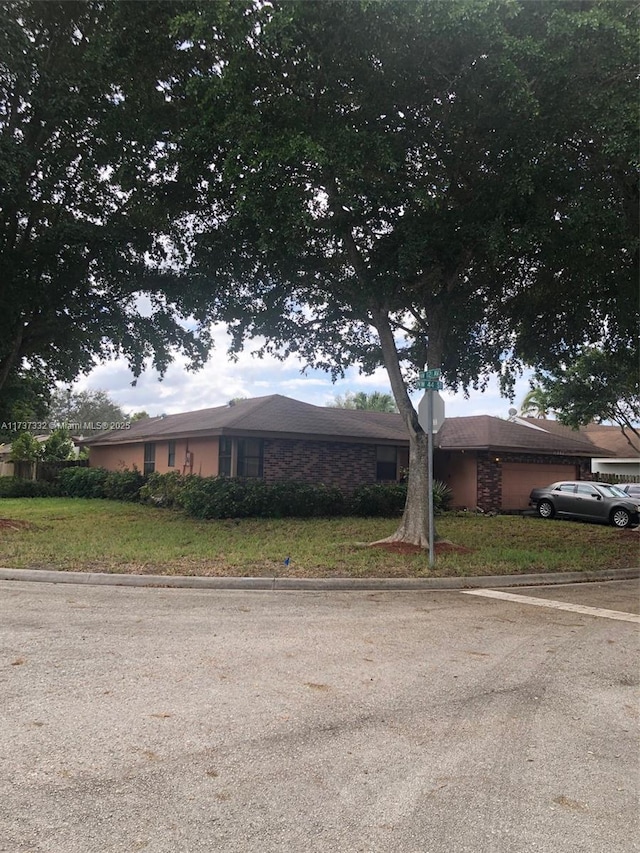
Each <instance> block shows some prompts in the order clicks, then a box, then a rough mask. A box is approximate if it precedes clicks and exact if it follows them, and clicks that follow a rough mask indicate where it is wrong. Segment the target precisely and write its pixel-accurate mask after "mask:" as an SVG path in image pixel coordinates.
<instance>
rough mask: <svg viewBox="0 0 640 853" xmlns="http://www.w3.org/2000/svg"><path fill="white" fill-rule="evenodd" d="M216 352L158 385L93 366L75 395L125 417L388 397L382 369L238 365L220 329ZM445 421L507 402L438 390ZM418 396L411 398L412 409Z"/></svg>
mask: <svg viewBox="0 0 640 853" xmlns="http://www.w3.org/2000/svg"><path fill="white" fill-rule="evenodd" d="M214 339H215V343H216V347H215V349H214V350H213V352H212V354H211V356H210V358H209V360H208V362H207V364H206V365H205V367H204V368H203V369H202V370H200V371H198V372H190V371H188V370H187V369H186V359H185V358H184V357H181V356H179V357H177V358H176V360H175V361H174V363H173V364H172V365H170V367H169V369H168V370H167V373H166V375H165V377H164V379H163V380H160V378H159V376H158V374H157V372H156V371H154V370H152V369H148V370H147V371H145V372H144V373H143V374H142V376H140V377H139V378H138V380H137V382H136V384H135V385H132V382H133V380H134V377H133V375H132V373H131V371H130V370H129V368H128V367H127V364H126V361H125V360H124V359H115V360H112V361H108V362H105V363H103V364H99V365H97V366H96V367H95V368H94V370H92V371H91V373H90V374H88V375H87V376H84V377H82V378H81V379H79V380H78V382H77V383H76V386H75V390H104V391H106V392H107V393H108V394H109V396H110V397H111V399H112V400H113V401H114V402H115V403H117V404H118V405H119V406H120V407H121V408H122V409H123V410H124V411H125V412H126V413H129V414H131V413H133V412H138V411H146V412H148V413H149V414H150V415H160V414H176V413H178V412H187V411H193V410H195V409H205V408H209V407H211V406H222V405H224V404H225V403H227V402H228V401H229V400H230V399H231V398H233V397H262V396H266V395H268V394H284V395H285V396H288V397H293V398H295V399H297V400H302V401H304V402H307V403H312V404H314V405H316V406H325V405H327V404H328V403H332V402H333V401H334V399H335V397H336V396H337V395H340V396H344V395H345V394H346V393H347V392H348V391H354V392H355V391H366V392H367V393H370V392H371V391H381V392H383V393H391V392H390V385H389V380H388V378H387V375H386V371H385V370H384V368H379V369H378V370H376V371H375V373H373V374H372V375H371V376H364V375H361V374H360V373H359V372H358V369H357V368H351V369H349V370H348V371H347V374H346V376H345V377H344V378H343V379H340V380H338V381H337V382H336V383H335V384H333V383H332V382H331V380H330V378H329V377H328V375H327V374H324V373H322V372H320V371H315V370H309V371H307V372H306V373H304V374H303V373H302V364H301V363H300V362H299V361H298V360H297V359H295V358H294V357H288V358H287V359H285V360H284V361H279V360H278V359H276V358H274V357H272V356H265V357H264V358H257V357H255V356H253V355H251V352H250V351H244V352H242V353H240V354H239V356H238V359H237V361H235V362H234V361H231V360H230V359H229V357H228V356H227V347H228V342H229V340H228V337H227V335H226V332H225V330H224V327H222V326H218V327H216V328H215V334H214ZM528 390H529V383H528V377H527V376H525V377H523V378H522V379H520V380H519V381H518V382H516V396H515V404H514V405H516V406H517V405H518V404H519V403H520V401H521V400H522V398H523V397H524V395H525V394H526V393H527V391H528ZM441 393H442V397H443V399H444V400H445V409H446V414H447V417H460V416H468V415H496V416H498V417H506V416H507V413H508V410H509V408H510V407H511V405H512V404H511V403H510V402H509V400H507V399H505V398H503V397H501V396H500V393H499V386H498V380H497V377H496V379H495V380H494V381H493V382H491V383H490V386H489V388H488V389H487V391H485V392H480V391H472V392H471V393H470V395H469V398H468V399H467V398H465V397H464V395H463V394H462V393H460V394H452V393H451V392H448V391H443V392H441ZM421 396H422V393H421V392H417V393H416V394H413V395H412V401H413V403H414V405H416V406H417V404H418V402H419V400H420V398H421Z"/></svg>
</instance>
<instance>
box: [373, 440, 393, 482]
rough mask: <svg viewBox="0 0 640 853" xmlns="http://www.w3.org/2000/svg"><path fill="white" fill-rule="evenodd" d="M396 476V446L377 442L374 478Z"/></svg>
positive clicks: (391, 477) (386, 478) (387, 478)
mask: <svg viewBox="0 0 640 853" xmlns="http://www.w3.org/2000/svg"><path fill="white" fill-rule="evenodd" d="M397 478H398V452H397V448H395V447H391V446H389V445H386V444H379V445H378V446H377V447H376V480H397Z"/></svg>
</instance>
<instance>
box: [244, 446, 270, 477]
mask: <svg viewBox="0 0 640 853" xmlns="http://www.w3.org/2000/svg"><path fill="white" fill-rule="evenodd" d="M263 451H264V441H263V440H262V439H261V438H239V439H238V477H262V463H263Z"/></svg>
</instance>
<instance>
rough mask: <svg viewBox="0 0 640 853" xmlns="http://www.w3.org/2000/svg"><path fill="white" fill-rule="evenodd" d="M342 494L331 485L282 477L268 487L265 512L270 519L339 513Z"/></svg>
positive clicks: (342, 512) (343, 500)
mask: <svg viewBox="0 0 640 853" xmlns="http://www.w3.org/2000/svg"><path fill="white" fill-rule="evenodd" d="M345 510H346V501H345V497H344V495H343V494H342V492H341V491H340V489H338V488H336V487H334V486H325V485H324V484H319V485H317V486H314V485H312V484H311V483H301V482H298V481H296V480H283V481H280V482H278V483H274V484H273V485H271V486H269V490H268V505H267V510H266V515H267V516H269V517H271V518H312V517H316V518H318V517H327V516H334V515H343V514H344V512H345Z"/></svg>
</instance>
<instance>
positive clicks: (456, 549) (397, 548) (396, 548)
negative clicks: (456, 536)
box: [370, 542, 473, 556]
mask: <svg viewBox="0 0 640 853" xmlns="http://www.w3.org/2000/svg"><path fill="white" fill-rule="evenodd" d="M370 547H371V548H382V549H383V550H384V551H389V552H390V553H392V554H408V555H413V554H424V553H426V549H425V548H421V547H420V546H419V545H411V544H410V543H409V542H376V543H375V544H374V545H371V546H370ZM433 551H434V554H435V555H436V556H438V555H439V554H471V553H473V552H472V549H471V548H465V546H464V545H454V544H453V542H436V543H435V545H434V546H433Z"/></svg>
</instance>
